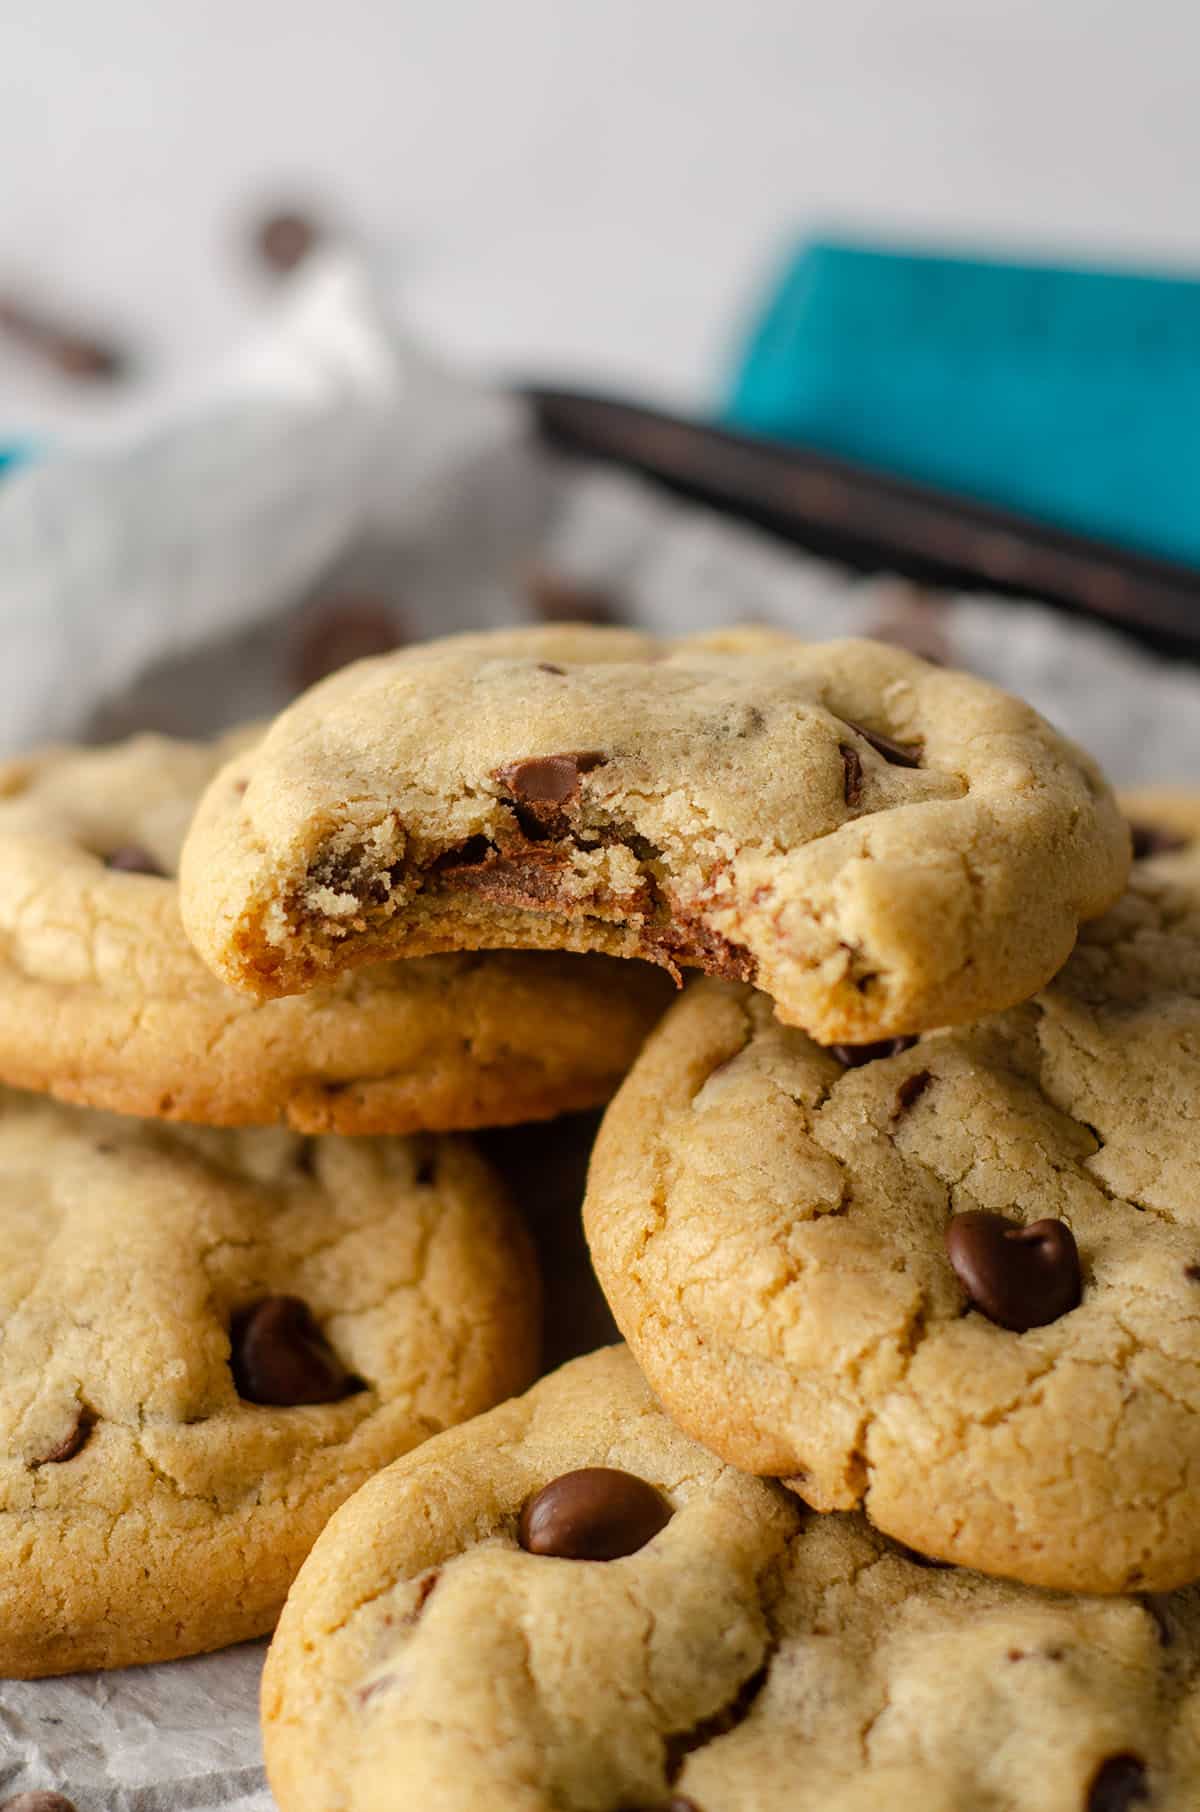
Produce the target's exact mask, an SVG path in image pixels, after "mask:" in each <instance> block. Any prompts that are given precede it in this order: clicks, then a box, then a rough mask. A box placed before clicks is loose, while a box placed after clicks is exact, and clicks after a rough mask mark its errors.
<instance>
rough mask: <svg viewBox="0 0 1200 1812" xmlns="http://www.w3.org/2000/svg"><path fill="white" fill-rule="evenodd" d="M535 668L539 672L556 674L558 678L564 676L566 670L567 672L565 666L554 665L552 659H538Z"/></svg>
mask: <svg viewBox="0 0 1200 1812" xmlns="http://www.w3.org/2000/svg"><path fill="white" fill-rule="evenodd" d="M537 670H538V672H539V673H554V674H557V676H558V678H559V679H565V678H566V672H567V670H566V668H565V667H556V666H555V665H554V662H553V661H539V662H538V664H537Z"/></svg>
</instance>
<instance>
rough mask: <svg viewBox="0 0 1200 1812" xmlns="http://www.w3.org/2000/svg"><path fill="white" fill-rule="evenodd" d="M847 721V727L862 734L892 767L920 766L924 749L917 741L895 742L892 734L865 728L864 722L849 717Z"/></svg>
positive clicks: (858, 734) (865, 740)
mask: <svg viewBox="0 0 1200 1812" xmlns="http://www.w3.org/2000/svg"><path fill="white" fill-rule="evenodd" d="M845 722H846V725H847V728H849V729H851V730H853V731H854V734H855V735H856V736H861V737H862V739H863V741H864V742H869V743H870V745H871V747H872V748H873V749H874V751H875V753H876V754H877V755H882V756H883V759H884V760H885V761H886V762H889V763H890V764H891V766H892V767H894V768H919V767H920V765H921V755H922V753H923V751H922V750H921V748H920V747H919V746H918V745H917V744H916V743H906V742H893V740H892V738H891V737H890V736H883V735H881V734H880V732H879V731H878V730H867V729H864V727H863V725H862V724H856V723H855V722H854V720H853V719H852V718H849V717H847V718H846V719H845Z"/></svg>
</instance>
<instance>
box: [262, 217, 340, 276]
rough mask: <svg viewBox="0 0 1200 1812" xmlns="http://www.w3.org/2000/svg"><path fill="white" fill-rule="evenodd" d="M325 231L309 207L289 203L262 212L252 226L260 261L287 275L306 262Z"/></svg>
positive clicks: (272, 269) (269, 268)
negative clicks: (289, 205)
mask: <svg viewBox="0 0 1200 1812" xmlns="http://www.w3.org/2000/svg"><path fill="white" fill-rule="evenodd" d="M325 237H326V235H325V233H324V232H323V231H322V228H321V225H320V223H319V222H318V220H317V219H316V217H315V215H314V214H313V213H312V212H311V211H310V210H308V209H305V208H298V207H286V208H277V209H271V210H270V211H269V212H266V213H264V214H261V215H260V216H259V218H258V219H257V220H256V221H255V223H254V226H253V229H252V239H253V244H254V250H255V252H256V253H257V256H258V259H259V262H260V263H261V264H264V265H265V266H266V267H267V269H268V270H270V271H274V272H275V274H276V275H277V276H280V277H285V276H287V275H288V274H289V273H290V272H291V271H294V270H295V269H296V268H297V266H298V265H301V264H303V263H304V260H305V259H306V258H307V257H308V256H309V254H310V252H312V251H314V250H315V249H316V247H317V246H318V245H320V244H321V243H322V241H323V240H324V239H325Z"/></svg>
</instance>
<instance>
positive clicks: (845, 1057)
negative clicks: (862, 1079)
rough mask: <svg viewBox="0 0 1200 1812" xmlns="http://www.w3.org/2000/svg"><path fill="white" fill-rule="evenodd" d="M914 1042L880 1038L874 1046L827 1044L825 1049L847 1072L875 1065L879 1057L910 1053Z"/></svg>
mask: <svg viewBox="0 0 1200 1812" xmlns="http://www.w3.org/2000/svg"><path fill="white" fill-rule="evenodd" d="M916 1042H917V1041H916V1039H915V1038H880V1039H878V1040H877V1041H876V1043H874V1044H828V1045H826V1047H825V1049H826V1050H827V1051H828V1052H829V1055H830V1056H831V1057H836V1058H837V1060H838V1062H839V1063H841V1064H844V1065H845V1067H846V1068H847V1069H848V1070H860V1069H861V1068H862V1066H863V1064H864V1063H875V1062H876V1061H877V1059H878V1058H880V1057H898V1056H899V1055H900V1053H901V1051H911V1050H912V1047H913V1046H914V1044H916Z"/></svg>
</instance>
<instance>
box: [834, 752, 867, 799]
mask: <svg viewBox="0 0 1200 1812" xmlns="http://www.w3.org/2000/svg"><path fill="white" fill-rule="evenodd" d="M838 754H839V755H840V756H841V758H842V767H843V769H844V770H845V771H844V773H843V775H842V797H843V798H844V799H845V801H846V804H847V805H857V804H858V802H859V800H860V799H861V798H862V778H863V772H862V758H861V756H860V755H859V753H858V750H857V749H852V748H851V747H850V744H849V743H848V742H839V744H838Z"/></svg>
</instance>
